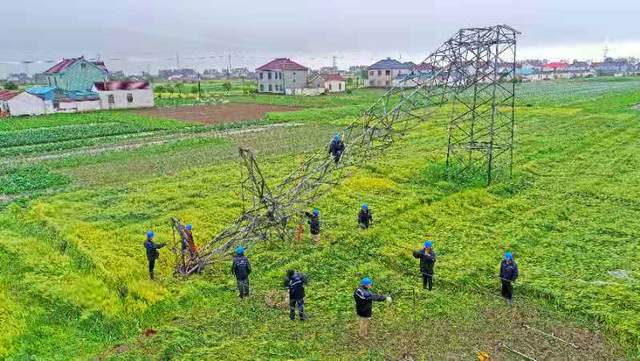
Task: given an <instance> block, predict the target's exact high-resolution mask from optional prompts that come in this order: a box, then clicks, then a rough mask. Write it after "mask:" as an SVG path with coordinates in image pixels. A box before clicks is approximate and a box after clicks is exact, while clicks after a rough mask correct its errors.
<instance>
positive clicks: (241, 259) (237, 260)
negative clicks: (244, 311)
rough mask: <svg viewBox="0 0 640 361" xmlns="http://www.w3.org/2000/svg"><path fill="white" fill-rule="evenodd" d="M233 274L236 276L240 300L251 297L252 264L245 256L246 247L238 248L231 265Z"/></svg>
mask: <svg viewBox="0 0 640 361" xmlns="http://www.w3.org/2000/svg"><path fill="white" fill-rule="evenodd" d="M231 272H232V273H233V275H234V276H236V283H237V285H238V291H239V292H240V298H241V299H242V298H245V297H249V275H250V274H251V264H249V259H248V258H247V257H246V256H245V255H244V247H242V246H238V247H237V248H236V255H235V256H234V257H233V262H232V263H231Z"/></svg>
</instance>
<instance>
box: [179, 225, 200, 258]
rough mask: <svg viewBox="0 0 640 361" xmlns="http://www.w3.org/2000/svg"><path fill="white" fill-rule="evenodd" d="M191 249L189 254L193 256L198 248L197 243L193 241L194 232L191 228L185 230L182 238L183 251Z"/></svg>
mask: <svg viewBox="0 0 640 361" xmlns="http://www.w3.org/2000/svg"><path fill="white" fill-rule="evenodd" d="M187 250H188V251H189V255H191V257H193V256H195V255H196V253H197V251H198V249H197V248H196V244H195V242H194V241H193V233H191V231H190V230H188V229H186V228H185V230H184V237H183V238H182V252H183V253H184V252H185V251H187Z"/></svg>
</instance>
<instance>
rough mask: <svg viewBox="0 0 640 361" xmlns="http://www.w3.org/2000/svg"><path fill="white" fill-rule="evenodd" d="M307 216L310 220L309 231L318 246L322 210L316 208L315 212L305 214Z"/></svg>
mask: <svg viewBox="0 0 640 361" xmlns="http://www.w3.org/2000/svg"><path fill="white" fill-rule="evenodd" d="M304 214H305V216H307V218H309V231H310V233H311V239H313V242H315V243H316V244H320V210H319V209H318V208H314V209H313V212H311V213H309V212H304Z"/></svg>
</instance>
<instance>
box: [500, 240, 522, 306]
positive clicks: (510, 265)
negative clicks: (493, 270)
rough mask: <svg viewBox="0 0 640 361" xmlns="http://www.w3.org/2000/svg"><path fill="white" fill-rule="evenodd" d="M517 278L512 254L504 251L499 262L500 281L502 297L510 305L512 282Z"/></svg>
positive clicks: (516, 266)
mask: <svg viewBox="0 0 640 361" xmlns="http://www.w3.org/2000/svg"><path fill="white" fill-rule="evenodd" d="M517 278H518V265H517V264H516V262H515V261H514V260H513V254H512V253H511V252H509V251H507V252H505V253H504V258H503V259H502V263H500V281H501V282H502V297H504V298H505V299H506V300H507V303H508V304H509V305H511V304H512V303H513V284H512V283H513V282H515V281H516V279H517Z"/></svg>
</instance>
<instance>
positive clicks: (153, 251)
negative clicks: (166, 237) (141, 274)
mask: <svg viewBox="0 0 640 361" xmlns="http://www.w3.org/2000/svg"><path fill="white" fill-rule="evenodd" d="M154 236H155V233H153V231H148V232H147V240H146V241H145V242H144V248H145V249H146V250H147V260H148V261H149V278H150V279H153V269H154V268H155V266H156V260H157V259H158V257H160V252H158V250H159V249H160V248H162V247H164V245H165V244H164V243H160V244H157V243H155V242H154V241H153V237H154Z"/></svg>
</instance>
